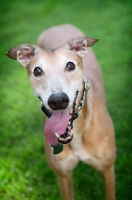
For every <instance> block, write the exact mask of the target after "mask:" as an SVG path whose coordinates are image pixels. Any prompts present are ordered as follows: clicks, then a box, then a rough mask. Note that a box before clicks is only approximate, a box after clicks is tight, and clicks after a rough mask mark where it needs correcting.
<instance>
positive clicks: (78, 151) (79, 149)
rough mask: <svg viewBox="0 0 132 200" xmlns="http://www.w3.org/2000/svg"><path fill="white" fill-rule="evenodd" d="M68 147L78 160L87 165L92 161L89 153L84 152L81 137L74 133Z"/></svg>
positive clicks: (92, 158)
mask: <svg viewBox="0 0 132 200" xmlns="http://www.w3.org/2000/svg"><path fill="white" fill-rule="evenodd" d="M70 145H71V148H72V150H73V154H74V155H75V156H76V157H77V158H78V160H80V161H83V162H84V163H87V164H91V163H92V162H93V161H94V157H93V156H92V155H90V153H89V152H86V150H85V148H84V144H83V142H82V135H80V134H77V133H75V134H74V138H73V140H72V142H71V143H70Z"/></svg>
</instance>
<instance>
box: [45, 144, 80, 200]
mask: <svg viewBox="0 0 132 200" xmlns="http://www.w3.org/2000/svg"><path fill="white" fill-rule="evenodd" d="M45 153H46V157H47V161H48V163H49V165H50V167H51V169H52V170H53V171H54V172H55V173H56V175H57V176H58V180H59V186H60V191H61V194H62V197H63V199H64V200H73V199H74V197H73V196H74V194H73V183H72V171H73V169H74V168H75V167H76V165H77V164H78V158H77V157H75V155H74V154H73V152H72V150H71V148H70V146H69V145H64V147H63V151H62V152H61V153H59V154H57V155H54V154H53V149H52V148H51V147H50V145H49V144H48V142H47V141H45Z"/></svg>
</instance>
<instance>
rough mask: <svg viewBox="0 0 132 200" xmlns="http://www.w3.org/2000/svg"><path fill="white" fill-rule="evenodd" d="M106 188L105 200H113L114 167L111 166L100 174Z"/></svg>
mask: <svg viewBox="0 0 132 200" xmlns="http://www.w3.org/2000/svg"><path fill="white" fill-rule="evenodd" d="M102 174H103V177H104V182H105V188H106V197H107V200H115V170H114V166H111V167H110V168H108V169H107V170H105V171H104V172H102Z"/></svg>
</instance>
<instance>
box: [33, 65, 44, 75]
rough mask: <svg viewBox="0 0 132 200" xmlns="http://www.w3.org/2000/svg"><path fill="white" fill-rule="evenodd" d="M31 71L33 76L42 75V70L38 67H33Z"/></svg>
mask: <svg viewBox="0 0 132 200" xmlns="http://www.w3.org/2000/svg"><path fill="white" fill-rule="evenodd" d="M33 73H34V76H42V74H43V71H42V69H41V68H40V67H35V69H34V72H33Z"/></svg>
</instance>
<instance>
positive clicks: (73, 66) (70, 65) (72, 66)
mask: <svg viewBox="0 0 132 200" xmlns="http://www.w3.org/2000/svg"><path fill="white" fill-rule="evenodd" d="M74 69H75V65H74V63H73V62H68V63H67V65H66V70H67V71H73V70H74Z"/></svg>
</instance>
